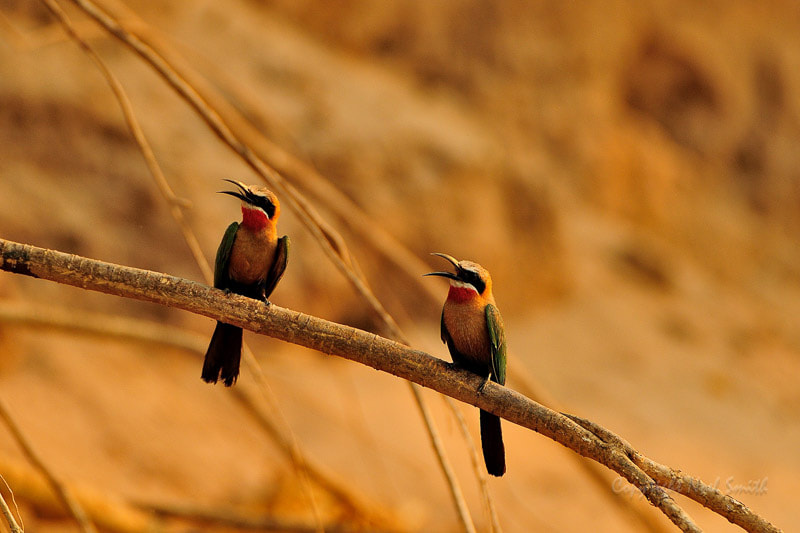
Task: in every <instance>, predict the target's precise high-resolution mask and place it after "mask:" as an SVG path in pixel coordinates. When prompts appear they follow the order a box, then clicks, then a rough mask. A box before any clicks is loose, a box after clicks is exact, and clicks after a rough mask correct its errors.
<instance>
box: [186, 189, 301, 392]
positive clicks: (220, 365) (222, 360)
mask: <svg viewBox="0 0 800 533" xmlns="http://www.w3.org/2000/svg"><path fill="white" fill-rule="evenodd" d="M223 181H227V182H229V183H232V184H234V185H235V186H236V188H237V189H238V190H235V191H219V192H220V193H221V194H228V195H230V196H233V197H234V198H238V199H239V200H241V201H242V221H241V222H232V223H231V224H230V225H229V226H228V229H227V230H225V235H224V236H223V237H222V242H220V244H219V248H217V256H216V260H215V262H214V287H216V288H217V289H222V290H224V291H225V292H227V293H231V292H233V293H236V294H241V295H242V296H247V297H248V298H253V299H256V300H262V301H263V302H264V303H266V304H267V305H269V303H270V302H269V300H268V298H269V296H270V295H271V294H272V291H273V290H274V289H275V286H276V285H277V284H278V281H280V279H281V277H282V276H283V273H284V271H285V270H286V261H287V259H288V256H289V237H287V236H286V235H284V236H283V237H281V238H280V239H279V238H278V234H277V228H276V226H277V223H278V217H280V214H281V206H280V202H278V197H277V196H275V194H274V193H273V192H272V191H270V190H268V189H266V188H264V187H259V186H256V185H245V184H244V183H242V182H240V181H235V180H229V179H225V180H223ZM241 357H242V328H240V327H237V326H233V325H231V324H226V323H225V322H219V321H218V322H217V326H216V328H215V329H214V334H213V335H212V336H211V342H210V343H209V345H208V350H207V351H206V355H205V360H204V361H203V372H202V374H201V377H202V379H203V381H205V382H206V383H216V382H217V380H219V379H221V380H222V381H223V382H224V383H225V386H226V387H230V386H231V385H233V384H234V383H235V382H236V379H237V378H238V377H239V362H240V360H241Z"/></svg>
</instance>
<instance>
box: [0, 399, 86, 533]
mask: <svg viewBox="0 0 800 533" xmlns="http://www.w3.org/2000/svg"><path fill="white" fill-rule="evenodd" d="M0 418H2V419H3V421H4V422H5V424H6V426H7V427H8V430H9V431H10V432H11V435H13V437H14V440H15V441H17V444H18V445H19V447H20V448H21V449H22V451H23V453H24V454H25V457H27V459H28V461H30V462H31V464H32V465H33V466H34V467H36V469H37V470H39V472H41V473H42V475H44V477H45V479H47V482H48V484H49V485H50V488H51V489H53V492H55V493H56V494H57V495H58V497H59V499H60V500H61V503H63V504H64V507H65V508H66V509H68V510H69V512H70V514H71V515H72V517H73V518H75V521H76V522H77V523H78V526H80V528H81V531H83V532H84V533H97V529H95V527H94V525H92V522H91V521H90V520H89V518H88V517H87V516H86V511H84V510H83V507H82V506H81V504H80V503H78V500H76V499H75V498H74V497H73V495H72V492H71V491H70V490H69V489H68V488H67V486H66V485H64V484H63V483H62V482H61V481H60V480H59V479H58V478H57V477H56V475H55V474H53V472H52V470H50V469H49V468H48V467H47V465H45V463H44V461H42V459H41V458H40V457H39V455H38V454H37V453H36V452H35V451H34V450H33V447H32V446H31V444H30V443H29V442H28V439H27V438H26V437H25V435H24V434H23V433H22V430H20V428H19V426H17V423H16V422H14V419H13V418H12V417H11V414H10V412H9V410H8V408H7V407H6V405H5V403H4V402H3V400H2V398H0Z"/></svg>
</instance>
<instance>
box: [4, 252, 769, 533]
mask: <svg viewBox="0 0 800 533" xmlns="http://www.w3.org/2000/svg"><path fill="white" fill-rule="evenodd" d="M0 261H1V262H0V270H6V271H9V272H12V273H16V274H21V275H27V276H32V277H37V278H43V279H48V280H51V281H56V282H59V283H64V284H67V285H72V286H76V287H81V288H84V289H87V290H93V291H99V292H104V293H108V294H115V295H117V296H123V297H127V298H134V299H138V300H144V301H149V302H154V303H158V304H161V305H166V306H170V307H176V308H179V309H183V310H186V311H189V312H192V313H197V314H200V315H203V316H207V317H209V318H213V319H215V320H222V321H224V322H227V323H230V324H233V325H236V326H239V327H242V328H245V329H248V330H250V331H254V332H256V333H260V334H266V335H269V336H271V337H274V338H276V339H280V340H283V341H286V342H291V343H294V344H298V345H300V346H305V347H306V348H310V349H313V350H317V351H320V352H322V353H326V354H330V355H336V356H339V357H343V358H345V359H349V360H352V361H355V362H358V363H361V364H365V365H368V366H371V367H373V368H375V369H377V370H381V371H383V372H387V373H390V374H392V375H395V376H397V377H400V378H403V379H406V380H409V381H413V382H415V383H417V384H419V385H422V386H424V387H428V388H431V389H433V390H436V391H438V392H440V393H442V394H445V395H447V396H450V397H452V398H454V399H457V400H459V401H463V402H465V403H468V404H470V405H474V406H475V407H479V408H480V409H483V410H485V411H489V412H490V413H493V414H495V415H497V416H500V417H502V418H505V419H506V420H508V421H509V422H512V423H514V424H518V425H520V426H522V427H525V428H528V429H531V430H533V431H536V432H538V433H540V434H542V435H544V436H546V437H548V438H550V439H552V440H554V441H556V442H558V443H560V444H562V445H563V446H566V447H567V448H570V449H571V450H573V451H575V452H576V453H578V454H580V455H583V456H585V457H589V458H591V459H593V460H595V461H597V462H599V463H601V464H603V465H605V466H607V467H608V468H610V469H612V470H613V471H615V472H617V473H618V474H620V475H621V476H623V477H624V478H625V479H627V480H628V481H629V482H630V483H632V484H633V485H634V486H636V487H637V489H639V491H640V492H641V493H642V494H643V495H644V496H645V497H646V498H647V500H648V501H649V502H650V503H651V504H652V505H654V506H655V507H657V508H658V509H659V510H660V511H661V512H662V513H664V514H665V515H666V516H667V517H668V518H669V519H670V520H671V521H672V522H673V523H674V524H675V525H676V526H677V527H679V528H680V529H681V530H682V531H691V532H694V531H700V529H699V528H698V527H697V525H695V524H694V523H693V522H692V520H691V519H690V518H689V517H688V516H687V515H686V514H685V513H684V512H683V510H682V509H681V508H680V507H679V506H678V505H677V504H676V503H675V501H674V500H673V499H672V498H671V497H670V496H669V494H668V493H667V491H666V490H665V488H664V487H663V486H661V485H659V480H658V479H655V478H654V477H651V476H650V475H648V473H647V472H646V471H645V470H643V468H641V467H639V466H638V464H641V465H643V466H644V467H646V468H648V469H649V470H650V471H651V472H654V474H655V473H659V472H660V473H661V474H664V473H665V472H666V470H665V469H666V467H663V466H662V468H657V467H656V465H658V463H655V462H653V461H645V456H644V455H642V454H640V453H638V452H636V451H635V450H634V449H633V448H632V447H630V445H629V444H627V443H625V442H624V441H622V440H621V439H619V437H616V436H615V435H614V434H613V433H611V432H609V431H608V430H605V429H603V428H601V427H600V426H597V425H596V424H593V423H591V422H589V421H586V420H583V419H581V418H578V417H574V416H566V415H564V414H561V413H558V412H556V411H553V410H551V409H548V408H547V407H544V406H543V405H540V404H538V403H536V402H534V401H532V400H530V399H529V398H527V397H525V396H523V395H521V394H519V393H518V392H515V391H513V390H511V389H508V388H506V387H502V386H500V385H497V384H496V383H493V382H489V383H488V384H486V386H485V387H484V389H483V391H482V392H481V393H480V394H479V393H478V392H477V390H478V387H479V385H480V384H481V383H482V379H481V377H480V376H476V375H474V374H472V373H470V372H468V371H465V370H461V369H456V368H454V367H453V366H452V365H450V364H448V363H446V362H444V361H442V360H440V359H437V358H434V357H432V356H430V355H428V354H427V353H424V352H421V351H419V350H414V349H412V348H409V347H408V346H405V345H403V344H400V343H398V342H395V341H392V340H389V339H385V338H382V337H379V336H377V335H375V334H373V333H368V332H365V331H361V330H358V329H355V328H350V327H347V326H343V325H340V324H336V323H333V322H329V321H326V320H322V319H319V318H316V317H313V316H309V315H305V314H303V313H298V312H296V311H291V310H288V309H284V308H281V307H278V306H277V305H274V304H273V305H270V306H265V305H264V304H263V303H261V302H257V301H255V300H252V299H250V298H246V297H243V296H239V295H236V294H225V293H224V292H223V291H220V290H218V289H214V288H211V287H207V286H204V285H201V284H199V283H196V282H193V281H188V280H184V279H181V278H176V277H173V276H168V275H166V274H160V273H156V272H151V271H146V270H140V269H134V268H130V267H124V266H119V265H113V264H110V263H104V262H100V261H94V260H91V259H87V258H83V257H79V256H75V255H71V254H64V253H61V252H56V251H53V250H46V249H42V248H37V247H34V246H30V245H23V244H18V243H14V242H10V241H5V240H1V239H0ZM633 458H636V460H637V462H634V460H633ZM656 477H659V476H656ZM700 486H702V484H700ZM704 487H706V489H708V490H706V489H704V490H702V491H700V490H697V489H694V490H688V489H685V492H686V493H687V495H688V496H689V497H693V496H694V497H697V498H698V502H699V503H701V504H703V505H705V506H706V507H708V508H709V509H711V510H713V511H715V512H717V513H719V514H721V515H722V516H725V517H726V518H728V520H730V521H732V522H733V523H735V524H736V525H739V526H740V527H743V528H744V529H746V530H747V531H754V532H755V531H758V532H762V531H763V532H777V531H780V530H779V529H778V528H776V527H775V526H773V525H772V524H770V523H769V522H767V521H766V520H764V519H763V518H761V517H759V516H758V515H756V514H755V513H752V511H749V509H747V508H746V507H745V506H744V505H743V504H741V503H740V502H736V506H737V507H738V508H740V509H747V512H742V513H730V512H729V511H726V510H725V509H726V508H729V507H730V506H731V502H732V501H734V502H735V500H734V499H733V498H730V497H729V496H724V495H720V494H717V493H715V492H714V491H713V490H712V489H711V487H707V486H704ZM668 488H671V487H668ZM701 493H702V494H703V495H704V496H707V498H700V494H701ZM721 496H723V497H721ZM745 518H746V519H745Z"/></svg>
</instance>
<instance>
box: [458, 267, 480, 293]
mask: <svg viewBox="0 0 800 533" xmlns="http://www.w3.org/2000/svg"><path fill="white" fill-rule="evenodd" d="M458 277H460V278H461V279H462V280H463V281H465V282H466V283H469V284H470V285H472V286H473V287H475V289H476V290H477V291H478V294H483V291H484V289H486V284H485V283H484V282H483V280H482V279H481V277H480V275H479V274H478V273H477V272H473V271H472V270H466V269H462V268H459V269H458Z"/></svg>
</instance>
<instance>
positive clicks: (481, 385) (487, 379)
mask: <svg viewBox="0 0 800 533" xmlns="http://www.w3.org/2000/svg"><path fill="white" fill-rule="evenodd" d="M491 377H492V375H491V374H489V375H488V376H486V379H484V380H483V382H481V384H480V385H478V394H483V389H484V388H485V387H486V384H487V383H489V379H490V378H491Z"/></svg>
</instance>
